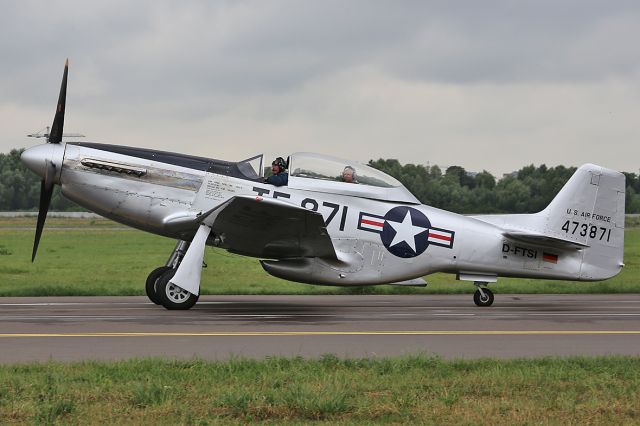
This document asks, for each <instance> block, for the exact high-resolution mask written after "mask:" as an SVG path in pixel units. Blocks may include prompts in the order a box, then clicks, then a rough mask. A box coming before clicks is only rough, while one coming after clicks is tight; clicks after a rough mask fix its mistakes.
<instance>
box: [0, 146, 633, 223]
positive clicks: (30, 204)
mask: <svg viewBox="0 0 640 426" xmlns="http://www.w3.org/2000/svg"><path fill="white" fill-rule="evenodd" d="M21 153H22V150H15V149H14V150H12V151H11V152H9V153H8V154H0V210H4V211H14V210H37V209H38V203H39V200H40V178H39V177H38V176H36V175H35V174H33V173H32V172H31V171H29V170H27V169H26V168H25V167H24V166H23V165H22V163H21V162H20V154H21ZM369 165H371V166H373V167H375V168H376V169H378V170H382V171H383V172H385V173H388V174H390V175H391V176H393V177H395V178H396V179H398V180H399V181H400V182H402V183H403V184H404V185H405V186H406V187H407V188H408V189H409V191H411V192H412V193H413V194H414V195H415V196H416V197H418V199H419V200H420V201H422V202H423V203H425V204H429V205H430V206H433V207H438V208H441V209H446V210H451V211H454V212H458V213H471V214H473V213H531V212H537V211H540V210H542V209H543V208H545V207H546V206H547V204H549V202H550V201H551V200H552V199H553V197H554V196H555V195H556V194H557V193H558V191H559V190H560V188H562V186H563V185H564V184H565V183H566V182H567V180H568V179H569V177H571V175H572V174H573V172H575V170H576V169H575V167H564V166H557V167H547V166H545V165H544V164H543V165H541V166H539V167H536V166H534V165H529V166H525V167H523V168H521V169H520V170H518V171H517V172H514V173H511V174H508V175H505V176H503V177H502V178H501V179H499V180H496V178H495V177H494V176H493V175H491V173H489V172H487V171H486V170H483V171H482V172H480V173H477V174H471V173H468V172H467V171H466V170H465V169H464V168H463V167H460V166H451V167H448V168H447V169H446V170H445V171H444V173H443V172H442V169H440V167H438V166H423V165H421V164H417V165H416V164H404V165H402V164H400V162H399V161H398V160H395V159H382V158H381V159H379V160H375V161H374V160H371V161H370V162H369ZM269 171H270V169H269ZM625 176H626V178H627V189H626V212H627V213H640V176H639V175H637V174H635V173H625ZM50 210H52V211H53V210H57V211H61V210H62V211H64V210H82V208H81V207H79V206H78V205H76V204H75V203H73V202H71V201H69V200H67V199H66V198H64V197H63V196H62V195H61V194H60V187H59V186H56V189H55V191H54V194H53V199H52V202H51V207H50Z"/></svg>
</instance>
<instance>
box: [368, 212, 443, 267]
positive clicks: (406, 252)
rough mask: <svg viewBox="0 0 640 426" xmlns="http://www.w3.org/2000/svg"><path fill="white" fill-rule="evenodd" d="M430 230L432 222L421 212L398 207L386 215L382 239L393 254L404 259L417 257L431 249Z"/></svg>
mask: <svg viewBox="0 0 640 426" xmlns="http://www.w3.org/2000/svg"><path fill="white" fill-rule="evenodd" d="M429 228H431V222H429V219H428V218H427V216H425V214H424V213H422V212H421V211H420V210H418V209H414V208H412V207H407V206H398V207H394V208H392V209H391V210H389V211H388V212H387V214H386V215H384V226H383V228H382V233H381V234H380V238H381V239H382V244H384V246H385V247H386V248H387V250H389V252H390V253H391V254H393V255H395V256H398V257H403V258H410V257H416V256H419V255H421V254H422V253H423V252H424V251H425V250H426V249H427V247H429Z"/></svg>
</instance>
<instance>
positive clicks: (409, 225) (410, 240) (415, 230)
mask: <svg viewBox="0 0 640 426" xmlns="http://www.w3.org/2000/svg"><path fill="white" fill-rule="evenodd" d="M387 223H388V224H389V225H390V226H391V227H392V228H393V229H394V231H396V235H395V236H394V237H393V241H391V244H389V247H391V246H395V245H396V244H400V243H401V242H403V241H404V242H406V243H407V244H409V247H411V250H413V252H414V253H416V235H418V234H419V233H421V232H424V231H426V230H427V228H422V227H420V226H414V225H413V221H412V220H411V212H410V211H409V210H407V214H406V215H405V217H404V219H403V220H402V222H391V221H389V220H387Z"/></svg>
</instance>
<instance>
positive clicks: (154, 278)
mask: <svg viewBox="0 0 640 426" xmlns="http://www.w3.org/2000/svg"><path fill="white" fill-rule="evenodd" d="M170 269H171V268H170V267H169V266H161V267H159V268H156V269H154V270H153V271H151V272H150V273H149V275H148V276H147V282H146V283H145V286H144V289H145V291H146V292H147V297H148V298H149V300H151V301H152V302H153V303H155V304H156V305H162V302H161V301H160V298H159V297H158V294H157V292H156V283H157V282H158V278H160V277H161V276H162V274H164V273H165V272H167V271H169V270H170Z"/></svg>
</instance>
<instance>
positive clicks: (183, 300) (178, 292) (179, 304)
mask: <svg viewBox="0 0 640 426" xmlns="http://www.w3.org/2000/svg"><path fill="white" fill-rule="evenodd" d="M189 244H190V243H189V242H188V241H178V243H177V244H176V246H175V248H174V249H173V251H172V252H171V256H169V259H168V260H167V264H166V265H165V266H160V267H159V268H156V269H154V270H153V271H151V273H150V274H149V276H148V277H147V282H146V285H145V290H146V292H147V297H148V298H149V300H151V301H152V302H153V303H155V304H156V305H162V306H164V307H165V308H167V309H189V308H191V307H192V306H193V305H195V303H196V302H197V301H198V296H196V295H193V294H191V293H189V292H188V291H186V290H183V289H182V288H180V287H178V286H176V285H175V284H172V283H170V282H169V281H170V280H171V278H173V276H174V275H175V273H176V270H177V269H178V266H180V263H181V262H182V259H183V258H184V255H185V254H186V252H187V249H188V248H189Z"/></svg>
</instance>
